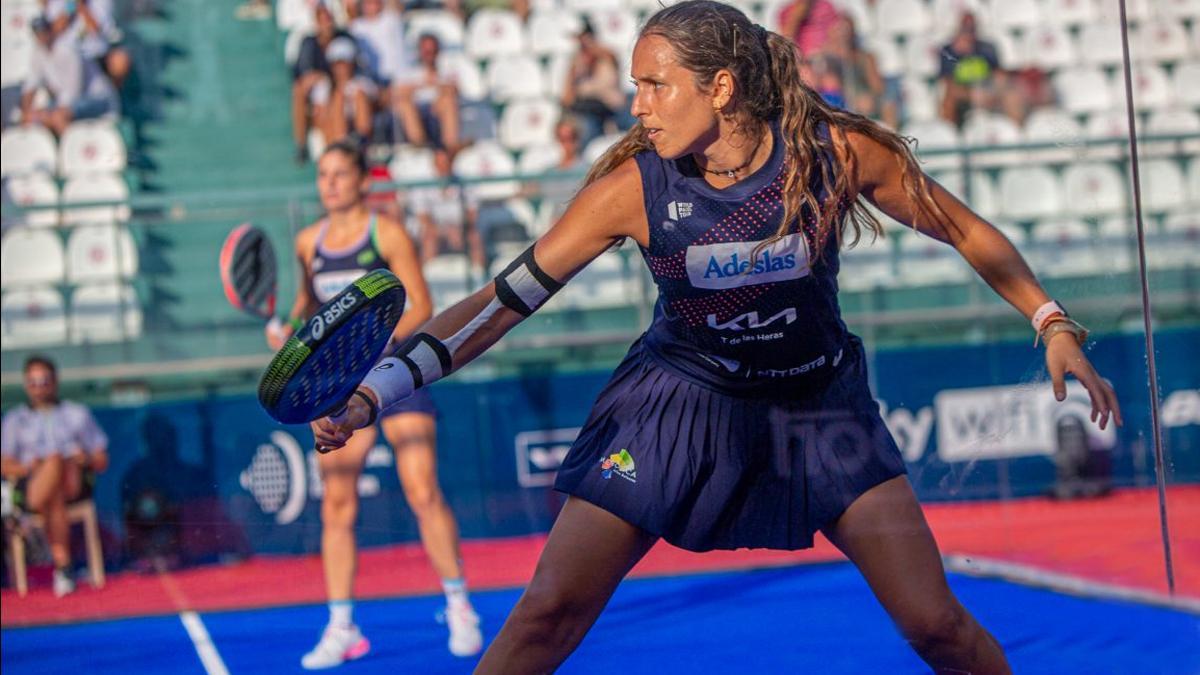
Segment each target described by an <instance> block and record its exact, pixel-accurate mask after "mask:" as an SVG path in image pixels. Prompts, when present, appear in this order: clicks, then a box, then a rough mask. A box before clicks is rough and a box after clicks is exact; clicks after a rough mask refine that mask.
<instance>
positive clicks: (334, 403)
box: [258, 270, 404, 424]
mask: <svg viewBox="0 0 1200 675" xmlns="http://www.w3.org/2000/svg"><path fill="white" fill-rule="evenodd" d="M403 311H404V287H403V286H402V285H401V283H400V280H399V279H397V278H396V277H395V276H394V275H393V274H392V273H391V272H388V271H386V270H376V271H374V272H369V273H367V274H365V275H363V276H362V277H360V278H359V279H358V280H357V281H355V282H354V283H352V284H350V286H348V287H347V288H346V290H344V291H342V292H341V293H339V294H338V295H337V296H335V297H334V298H332V299H331V300H330V301H329V302H327V303H325V304H324V305H322V306H321V308H320V309H319V310H317V313H316V314H314V315H313V317H312V318H311V319H309V320H308V322H307V323H306V324H304V327H303V328H301V329H300V330H299V331H298V332H297V333H296V334H295V335H293V336H292V337H291V338H290V339H289V340H288V341H287V343H286V344H284V345H283V348H282V349H280V350H279V353H278V354H276V355H275V358H274V359H272V360H271V363H270V365H268V366H267V370H266V372H265V373H263V377H262V380H261V381H260V382H259V385H258V400H259V402H260V403H261V404H262V406H263V408H264V409H265V410H266V411H267V414H269V415H270V416H271V417H273V418H275V419H276V420H278V421H280V422H283V423H284V424H300V423H304V422H311V421H312V420H315V419H319V418H321V417H325V416H326V415H329V414H330V413H333V412H335V411H337V410H338V409H339V408H340V407H341V406H342V405H344V404H345V402H346V400H347V399H348V398H350V395H351V394H353V393H354V389H355V388H356V387H358V383H359V382H361V381H362V379H363V378H364V377H366V375H367V373H368V372H369V371H370V370H371V368H372V367H374V365H375V363H376V362H377V361H378V360H379V358H380V357H381V356H382V355H383V350H384V348H385V347H386V346H387V342H388V338H389V337H391V334H392V331H393V330H394V329H395V327H396V322H398V321H399V320H400V315H401V313H403Z"/></svg>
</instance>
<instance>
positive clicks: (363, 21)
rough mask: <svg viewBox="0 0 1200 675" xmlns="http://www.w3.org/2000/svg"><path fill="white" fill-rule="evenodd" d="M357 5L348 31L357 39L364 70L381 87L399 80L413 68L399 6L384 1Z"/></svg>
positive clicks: (364, 2) (366, 1)
mask: <svg viewBox="0 0 1200 675" xmlns="http://www.w3.org/2000/svg"><path fill="white" fill-rule="evenodd" d="M358 4H359V14H358V16H356V17H355V18H354V20H353V21H351V22H350V33H351V34H352V35H353V36H354V37H355V39H357V40H358V48H359V50H360V53H361V55H362V56H361V59H360V60H361V65H362V68H363V71H364V72H365V73H366V74H367V75H369V76H370V77H371V78H372V79H374V80H375V81H376V82H378V83H379V85H380V86H381V87H386V86H387V85H389V84H391V83H392V82H398V81H399V80H400V79H402V77H404V76H405V75H407V73H408V71H409V70H410V69H411V68H412V67H413V63H412V55H411V54H410V53H409V50H408V47H407V44H406V43H405V40H404V21H403V20H402V19H401V18H400V9H399V7H397V6H396V3H395V2H394V1H389V2H385V1H384V0H362V1H361V2H359V3H358Z"/></svg>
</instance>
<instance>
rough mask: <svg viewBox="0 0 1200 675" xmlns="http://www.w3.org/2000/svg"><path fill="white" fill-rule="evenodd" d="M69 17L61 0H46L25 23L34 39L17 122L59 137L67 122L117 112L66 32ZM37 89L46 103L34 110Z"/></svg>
mask: <svg viewBox="0 0 1200 675" xmlns="http://www.w3.org/2000/svg"><path fill="white" fill-rule="evenodd" d="M71 21H72V16H71V12H70V11H68V7H67V3H66V2H64V0H50V1H49V2H47V3H46V7H45V10H44V11H43V12H42V14H41V15H40V16H38V17H36V18H35V19H34V20H33V21H32V22H31V27H32V28H33V32H34V35H35V37H36V38H37V40H36V41H35V43H34V47H33V53H32V55H31V56H30V62H29V75H28V77H26V78H25V82H24V84H23V85H22V87H21V121H22V123H24V124H40V125H42V126H44V127H46V128H47V129H49V130H50V131H52V132H53V133H54V134H55V135H62V132H63V130H65V129H66V128H67V125H69V124H70V123H71V122H72V121H74V120H78V119H92V118H96V117H103V116H105V115H116V114H117V113H119V111H120V103H119V101H118V99H117V92H116V90H115V89H113V86H112V83H111V82H110V81H109V80H108V78H107V77H106V76H105V75H104V73H103V72H102V71H101V70H100V66H99V65H98V64H97V63H96V62H95V61H91V60H88V59H84V58H83V56H82V55H81V54H80V52H79V49H78V41H77V40H76V36H75V35H73V34H72V33H71V31H70V30H69V29H70V26H71ZM39 90H44V91H45V92H46V93H47V94H49V96H50V105H49V106H48V107H46V108H37V107H35V104H34V99H35V97H36V94H37V92H38V91H39Z"/></svg>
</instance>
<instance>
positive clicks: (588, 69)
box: [562, 19, 632, 145]
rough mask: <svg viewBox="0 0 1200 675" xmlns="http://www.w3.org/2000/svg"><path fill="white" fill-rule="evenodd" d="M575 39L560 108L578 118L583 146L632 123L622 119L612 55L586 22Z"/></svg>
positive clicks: (617, 70) (622, 105) (618, 75)
mask: <svg viewBox="0 0 1200 675" xmlns="http://www.w3.org/2000/svg"><path fill="white" fill-rule="evenodd" d="M578 39H579V49H578V50H577V51H576V52H575V55H574V56H573V57H572V58H571V65H570V66H569V67H568V68H567V81H566V84H565V85H564V86H563V94H562V106H563V109H564V110H565V111H567V112H569V113H570V114H572V115H574V116H575V117H576V118H578V119H579V121H580V123H581V124H582V126H583V128H582V132H583V138H582V139H581V142H582V143H583V145H587V143H588V141H590V140H592V139H593V138H595V137H597V136H600V135H601V134H604V133H606V132H615V131H617V130H618V129H621V128H627V127H629V126H631V125H632V122H631V121H630V120H629V119H628V118H627V117H626V116H627V115H628V109H627V106H626V105H625V92H624V91H622V90H621V73H620V67H619V66H618V64H617V57H616V55H614V54H613V52H612V50H610V49H608V48H607V47H605V46H604V44H603V43H601V42H600V40H598V39H597V38H596V31H595V29H594V28H593V27H592V24H591V23H590V22H589V21H588V20H587V19H584V20H583V28H582V29H581V30H580V32H579V35H578ZM606 127H607V128H606Z"/></svg>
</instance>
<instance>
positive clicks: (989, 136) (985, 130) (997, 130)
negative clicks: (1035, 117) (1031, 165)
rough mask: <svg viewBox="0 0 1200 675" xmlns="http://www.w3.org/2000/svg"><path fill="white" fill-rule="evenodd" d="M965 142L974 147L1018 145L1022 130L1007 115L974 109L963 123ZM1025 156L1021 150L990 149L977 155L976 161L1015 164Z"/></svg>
mask: <svg viewBox="0 0 1200 675" xmlns="http://www.w3.org/2000/svg"><path fill="white" fill-rule="evenodd" d="M962 133H963V143H964V144H965V145H968V146H972V147H992V148H994V147H997V146H1005V145H1016V144H1017V143H1020V142H1021V130H1020V128H1019V127H1017V124H1016V123H1015V122H1013V121H1012V120H1011V119H1009V118H1008V117H1007V116H1005V115H1001V114H999V113H989V112H986V111H983V110H973V111H971V112H969V113H967V119H966V122H965V123H964V124H963V132H962ZM1022 157H1023V154H1022V153H1021V152H1011V151H1010V152H1004V151H995V150H989V151H987V152H982V153H979V154H977V155H976V156H975V158H974V159H975V161H976V162H979V163H981V164H985V165H993V166H994V165H997V164H1014V163H1017V162H1020V161H1021V159H1022Z"/></svg>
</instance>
